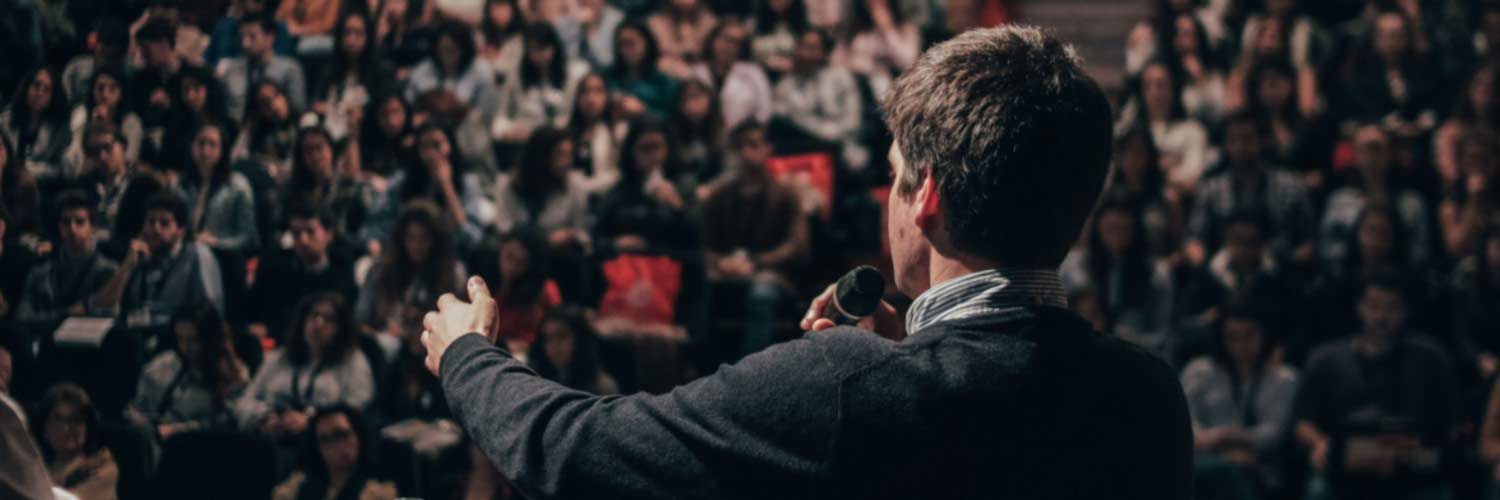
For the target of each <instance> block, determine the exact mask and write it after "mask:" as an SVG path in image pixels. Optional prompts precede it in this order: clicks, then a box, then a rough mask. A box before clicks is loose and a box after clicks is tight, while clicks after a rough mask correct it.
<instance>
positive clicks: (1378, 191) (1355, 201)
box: [1319, 125, 1433, 267]
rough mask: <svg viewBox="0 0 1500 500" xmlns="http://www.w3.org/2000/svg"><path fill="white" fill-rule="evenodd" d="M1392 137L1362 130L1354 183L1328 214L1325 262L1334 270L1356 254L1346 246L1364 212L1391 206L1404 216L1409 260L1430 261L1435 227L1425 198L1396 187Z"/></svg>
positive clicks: (1337, 194)
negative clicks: (1431, 222)
mask: <svg viewBox="0 0 1500 500" xmlns="http://www.w3.org/2000/svg"><path fill="white" fill-rule="evenodd" d="M1392 156H1393V154H1392V152H1391V144H1390V138H1389V137H1388V136H1387V135H1386V133H1385V131H1384V130H1381V129H1380V127H1376V126H1373V125H1372V126H1366V127H1361V128H1360V129H1359V131H1358V132H1356V133H1355V135H1354V163H1355V166H1356V168H1354V169H1351V172H1350V179H1349V182H1348V184H1347V185H1346V186H1344V187H1341V188H1339V189H1337V190H1335V191H1334V192H1333V194H1332V195H1330V196H1329V197H1328V202H1327V204H1326V206H1325V207H1324V209H1323V222H1322V228H1321V230H1320V231H1319V233H1320V235H1321V236H1320V239H1321V240H1322V244H1321V246H1322V248H1321V250H1322V252H1321V253H1322V257H1323V259H1324V260H1325V261H1326V262H1327V263H1328V264H1329V265H1331V266H1334V267H1339V266H1341V265H1342V264H1343V261H1344V258H1345V257H1346V256H1347V255H1348V254H1349V252H1350V251H1351V250H1352V249H1351V248H1349V247H1348V246H1347V244H1348V242H1349V241H1350V235H1351V233H1353V232H1354V229H1355V227H1356V226H1357V224H1356V221H1357V220H1359V219H1360V218H1361V217H1362V215H1363V214H1364V212H1365V207H1368V206H1371V205H1377V204H1378V205H1383V206H1388V207H1391V208H1392V209H1394V210H1395V212H1396V213H1397V214H1398V215H1399V216H1400V217H1399V218H1398V220H1397V221H1396V222H1398V223H1399V224H1401V226H1402V229H1403V231H1402V232H1403V234H1406V235H1407V236H1408V237H1407V238H1405V240H1406V243H1407V248H1406V249H1403V250H1404V252H1405V253H1404V255H1406V257H1407V258H1409V259H1410V260H1411V263H1412V264H1421V263H1423V262H1426V260H1427V253H1428V249H1429V248H1431V245H1432V243H1433V242H1432V239H1431V226H1430V225H1429V223H1428V220H1429V215H1430V214H1429V212H1428V211H1427V205H1426V203H1425V202H1424V201H1423V200H1422V195H1421V194H1420V193H1417V192H1416V191H1413V190H1411V189H1406V188H1404V187H1402V186H1401V185H1400V184H1399V183H1397V182H1396V176H1395V175H1396V172H1395V169H1394V166H1393V165H1392V163H1394V160H1393V158H1392Z"/></svg>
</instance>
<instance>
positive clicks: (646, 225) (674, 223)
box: [593, 121, 697, 251]
mask: <svg viewBox="0 0 1500 500" xmlns="http://www.w3.org/2000/svg"><path fill="white" fill-rule="evenodd" d="M668 132H669V131H668V129H667V127H666V126H665V125H664V124H662V123H659V122H651V121H647V122H637V123H636V124H635V125H633V126H632V127H630V133H629V134H627V135H626V136H625V143H624V145H623V147H622V150H623V152H624V156H623V157H622V158H621V159H620V182H619V183H618V184H615V187H614V188H612V189H610V190H609V191H607V192H605V193H604V196H603V197H602V198H601V199H599V201H598V203H597V204H596V206H595V209H594V214H595V215H594V217H593V218H594V227H593V234H594V239H595V240H596V241H598V242H599V243H600V245H604V244H606V243H607V244H610V245H611V246H613V247H614V248H615V249H616V250H619V251H641V250H671V251H687V250H690V249H693V248H696V247H697V234H696V233H697V224H696V221H695V220H694V219H693V217H692V212H693V210H692V208H693V207H692V205H695V204H696V203H692V202H693V201H694V197H695V193H694V189H693V186H694V185H695V184H693V183H691V182H689V181H688V180H687V179H683V178H682V176H680V175H678V174H677V173H676V172H673V171H674V170H676V165H675V163H674V162H675V158H673V147H672V141H671V135H670V134H669V133H668Z"/></svg>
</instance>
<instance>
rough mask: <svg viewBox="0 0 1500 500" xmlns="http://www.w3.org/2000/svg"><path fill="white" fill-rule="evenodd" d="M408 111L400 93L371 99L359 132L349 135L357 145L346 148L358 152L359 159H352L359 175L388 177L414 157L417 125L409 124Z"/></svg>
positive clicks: (409, 112)
mask: <svg viewBox="0 0 1500 500" xmlns="http://www.w3.org/2000/svg"><path fill="white" fill-rule="evenodd" d="M411 115H412V112H411V106H410V105H409V104H408V103H407V102H406V100H405V99H404V98H402V97H401V94H399V93H389V94H385V95H383V96H377V97H376V98H374V99H371V100H370V104H369V105H367V106H366V107H365V112H364V113H363V116H364V118H363V120H362V123H361V124H360V126H359V133H358V135H356V136H354V137H353V138H352V139H354V140H356V141H357V143H358V147H351V148H350V149H349V152H350V153H356V152H357V153H358V155H357V156H358V161H357V162H354V163H355V164H357V165H358V166H359V168H358V169H357V170H358V171H359V172H360V173H361V174H362V175H369V176H375V177H379V178H386V177H390V176H391V175H394V174H395V173H396V172H397V171H398V170H400V169H401V166H402V165H404V164H406V163H407V162H408V161H410V160H411V159H413V158H415V154H416V149H417V138H416V135H415V134H414V133H413V132H414V131H415V129H416V127H414V126H412V120H411Z"/></svg>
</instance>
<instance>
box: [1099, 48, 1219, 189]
mask: <svg viewBox="0 0 1500 500" xmlns="http://www.w3.org/2000/svg"><path fill="white" fill-rule="evenodd" d="M1183 79H1184V77H1183V76H1182V75H1179V74H1177V73H1176V70H1175V69H1174V66H1172V65H1171V64H1168V63H1167V62H1166V61H1163V60H1153V61H1151V62H1149V63H1146V65H1145V68H1143V69H1142V70H1141V74H1140V77H1139V78H1136V79H1134V80H1132V81H1130V82H1129V83H1128V84H1127V86H1126V87H1127V89H1129V90H1128V95H1127V97H1126V99H1125V101H1124V104H1123V105H1122V106H1121V108H1120V114H1119V120H1117V121H1116V122H1115V130H1116V132H1121V131H1123V130H1125V129H1129V128H1130V127H1138V126H1143V127H1146V128H1147V129H1148V130H1150V131H1151V138H1152V140H1154V141H1156V148H1157V150H1159V151H1161V153H1162V154H1161V168H1162V171H1164V172H1166V174H1167V182H1168V183H1169V184H1170V186H1171V187H1172V188H1173V189H1177V190H1178V191H1181V192H1182V193H1184V194H1187V193H1192V192H1193V190H1194V189H1195V188H1196V187H1197V185H1198V181H1199V179H1202V178H1203V174H1204V173H1205V172H1207V171H1208V166H1209V164H1211V163H1213V162H1214V161H1215V160H1216V156H1217V154H1216V153H1215V152H1214V151H1213V149H1212V148H1211V147H1210V145H1209V142H1208V129H1207V128H1205V127H1204V126H1203V123H1202V122H1200V121H1198V120H1197V119H1196V118H1193V117H1191V116H1189V115H1188V113H1187V109H1186V108H1185V107H1184V106H1183V103H1182V97H1181V96H1182V85H1183Z"/></svg>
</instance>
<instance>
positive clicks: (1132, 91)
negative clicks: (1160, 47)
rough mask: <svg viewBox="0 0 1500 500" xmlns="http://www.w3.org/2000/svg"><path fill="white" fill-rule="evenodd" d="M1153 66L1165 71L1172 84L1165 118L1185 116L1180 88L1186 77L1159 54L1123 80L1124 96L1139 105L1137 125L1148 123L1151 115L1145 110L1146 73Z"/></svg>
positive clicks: (1185, 108) (1175, 118)
mask: <svg viewBox="0 0 1500 500" xmlns="http://www.w3.org/2000/svg"><path fill="white" fill-rule="evenodd" d="M1154 68H1160V69H1161V70H1162V71H1165V72H1166V75H1167V80H1168V81H1169V83H1171V85H1172V107H1171V111H1169V112H1168V115H1167V117H1166V118H1167V119H1170V120H1180V119H1183V118H1186V117H1187V106H1185V105H1183V103H1182V88H1183V86H1184V85H1186V82H1187V80H1186V77H1185V76H1184V75H1183V74H1182V73H1181V72H1180V71H1179V68H1177V66H1176V65H1174V64H1172V63H1170V62H1168V61H1167V60H1166V59H1163V58H1162V57H1161V56H1157V57H1154V58H1152V59H1151V60H1150V61H1147V62H1146V64H1145V65H1144V66H1141V73H1140V74H1139V75H1136V76H1135V77H1134V78H1131V79H1130V80H1128V81H1126V82H1125V91H1126V98H1127V99H1133V100H1135V101H1136V103H1137V104H1138V105H1139V106H1141V109H1140V110H1139V112H1137V113H1136V121H1137V124H1136V125H1137V126H1147V125H1149V123H1148V122H1149V120H1150V118H1151V117H1149V116H1147V112H1146V107H1145V106H1146V73H1147V72H1150V71H1151V70H1152V69H1154Z"/></svg>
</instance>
